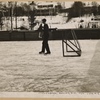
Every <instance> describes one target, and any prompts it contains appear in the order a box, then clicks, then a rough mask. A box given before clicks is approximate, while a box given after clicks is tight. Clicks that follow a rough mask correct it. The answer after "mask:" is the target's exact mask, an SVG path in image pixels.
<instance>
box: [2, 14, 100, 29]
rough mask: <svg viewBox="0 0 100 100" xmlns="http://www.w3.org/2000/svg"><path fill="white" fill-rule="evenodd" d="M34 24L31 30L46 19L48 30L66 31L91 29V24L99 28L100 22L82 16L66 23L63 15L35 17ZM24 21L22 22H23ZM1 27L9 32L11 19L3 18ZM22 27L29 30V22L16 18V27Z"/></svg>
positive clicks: (65, 17)
mask: <svg viewBox="0 0 100 100" xmlns="http://www.w3.org/2000/svg"><path fill="white" fill-rule="evenodd" d="M35 17H36V19H35V22H37V24H36V26H35V27H34V28H33V29H34V30H37V29H38V27H39V24H40V23H41V20H42V19H43V18H46V20H47V23H48V25H49V27H50V28H58V29H68V28H79V27H80V25H81V26H82V27H83V28H92V25H93V24H96V26H97V28H100V22H99V21H92V20H91V19H92V18H93V16H83V17H77V18H72V19H71V20H69V22H66V21H67V16H64V15H56V16H35ZM23 19H24V21H23ZM81 20H84V21H83V22H82V23H80V21H81ZM3 24H4V25H3V26H2V30H11V18H10V17H9V18H3ZM12 26H13V29H14V28H16V18H15V17H13V25H12ZM20 26H24V27H26V28H27V29H29V30H31V27H30V22H29V20H28V16H21V17H17V27H20Z"/></svg>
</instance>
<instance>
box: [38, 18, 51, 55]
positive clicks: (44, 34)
mask: <svg viewBox="0 0 100 100" xmlns="http://www.w3.org/2000/svg"><path fill="white" fill-rule="evenodd" d="M38 30H39V32H41V33H42V39H43V42H42V50H41V51H40V52H39V54H45V55H46V54H51V52H50V49H49V44H48V39H49V27H48V25H47V24H46V19H42V24H41V25H40V27H39V29H38ZM45 50H46V52H45Z"/></svg>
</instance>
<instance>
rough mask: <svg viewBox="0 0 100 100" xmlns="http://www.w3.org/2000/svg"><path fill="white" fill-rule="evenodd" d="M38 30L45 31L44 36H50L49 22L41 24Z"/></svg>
mask: <svg viewBox="0 0 100 100" xmlns="http://www.w3.org/2000/svg"><path fill="white" fill-rule="evenodd" d="M38 30H39V31H40V32H42V33H43V35H42V37H43V38H48V37H49V27H48V25H47V24H44V26H42V24H41V25H40V27H39V29H38Z"/></svg>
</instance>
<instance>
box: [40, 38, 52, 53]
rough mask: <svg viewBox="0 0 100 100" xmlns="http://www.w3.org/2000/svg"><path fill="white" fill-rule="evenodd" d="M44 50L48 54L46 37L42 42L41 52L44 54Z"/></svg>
mask: <svg viewBox="0 0 100 100" xmlns="http://www.w3.org/2000/svg"><path fill="white" fill-rule="evenodd" d="M45 50H46V51H47V53H50V48H49V44H48V37H46V38H43V42H42V52H45Z"/></svg>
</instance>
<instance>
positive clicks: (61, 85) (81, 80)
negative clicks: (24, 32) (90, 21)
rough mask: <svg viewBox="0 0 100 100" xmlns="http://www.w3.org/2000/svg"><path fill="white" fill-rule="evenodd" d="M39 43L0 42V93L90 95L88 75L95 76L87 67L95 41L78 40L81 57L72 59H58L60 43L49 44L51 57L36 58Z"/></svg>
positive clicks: (92, 55)
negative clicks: (71, 93)
mask: <svg viewBox="0 0 100 100" xmlns="http://www.w3.org/2000/svg"><path fill="white" fill-rule="evenodd" d="M41 42H42V41H23V42H21V41H20V42H17V41H16V42H0V92H47V93H49V92H51V93H52V92H59V93H68V92H88V91H89V92H91V91H93V89H92V90H91V89H90V88H89V86H90V87H92V86H91V85H89V84H90V82H91V83H92V82H94V81H93V80H96V78H94V79H92V80H90V79H91V77H90V76H91V74H90V72H92V76H93V75H96V73H95V70H97V67H96V69H95V68H94V67H91V66H92V65H93V66H95V64H97V63H94V64H92V62H95V61H94V55H95V53H96V48H97V47H96V46H97V43H99V40H79V42H80V45H81V47H82V56H81V57H74V58H73V57H69V58H67V57H63V56H62V48H61V45H62V44H61V43H62V42H61V41H49V45H50V49H51V55H47V56H45V55H39V54H38V52H39V51H40V50H41ZM97 52H99V51H97ZM96 59H97V58H96ZM98 59H99V58H98ZM98 61H99V60H98ZM99 62H100V61H99ZM91 68H92V71H91ZM88 80H89V81H88ZM98 84H99V83H98ZM92 85H93V84H92ZM87 86H88V87H87ZM98 86H99V85H98ZM97 90H98V88H96V87H95V90H94V92H95V91H97ZM98 91H100V89H99V90H98Z"/></svg>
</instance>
